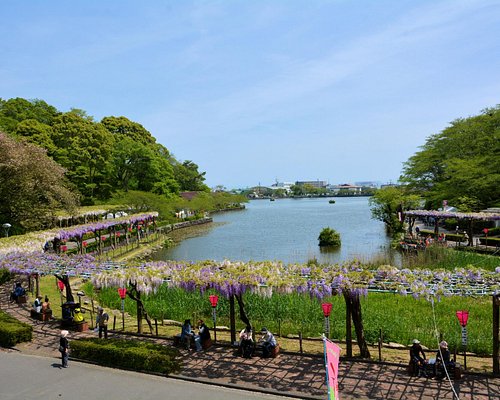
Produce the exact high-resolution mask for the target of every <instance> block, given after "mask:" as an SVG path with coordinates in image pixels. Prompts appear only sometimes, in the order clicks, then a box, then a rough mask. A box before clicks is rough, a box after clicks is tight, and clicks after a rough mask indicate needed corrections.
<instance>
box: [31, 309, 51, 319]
mask: <svg viewBox="0 0 500 400" xmlns="http://www.w3.org/2000/svg"><path fill="white" fill-rule="evenodd" d="M30 315H31V318H33V319H36V320H38V321H50V319H51V318H52V310H46V311H45V312H36V310H34V309H31V311H30Z"/></svg>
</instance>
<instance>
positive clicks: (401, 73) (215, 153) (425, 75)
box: [0, 0, 500, 188]
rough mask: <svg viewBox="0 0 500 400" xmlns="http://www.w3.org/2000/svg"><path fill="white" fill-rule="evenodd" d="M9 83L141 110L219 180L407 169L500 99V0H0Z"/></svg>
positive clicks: (55, 101)
mask: <svg viewBox="0 0 500 400" xmlns="http://www.w3.org/2000/svg"><path fill="white" fill-rule="evenodd" d="M0 13H1V14H0V15H1V16H2V24H0V35H1V37H2V40H1V41H0V55H1V56H0V97H1V98H3V99H9V98H13V97H23V98H28V99H35V98H38V99H42V100H45V101H46V102H48V103H49V104H51V105H54V106H55V107H56V108H58V109H59V110H60V111H68V110H69V109H71V108H80V109H83V110H85V111H87V113H88V114H89V115H92V116H94V118H95V119H96V120H100V119H101V118H102V117H105V116H110V115H114V116H121V115H123V116H126V117H127V118H129V119H131V120H133V121H136V122H139V123H141V124H142V125H144V127H145V128H146V129H148V130H149V131H150V132H151V133H152V134H153V135H154V136H155V137H156V138H157V140H158V142H160V143H161V144H163V145H165V146H166V147H167V148H168V149H169V150H170V151H171V152H172V153H173V154H174V155H175V156H176V157H177V158H178V159H180V160H193V161H194V162H196V163H197V164H198V165H199V166H200V169H201V170H203V171H207V174H206V178H207V184H208V185H209V186H215V185H219V184H221V185H225V186H226V187H228V188H236V187H245V186H251V185H256V184H258V183H261V184H271V183H273V182H274V181H275V180H276V179H278V180H279V181H295V180H316V179H320V180H327V181H329V182H330V183H334V184H335V183H348V182H355V181H368V180H376V181H382V182H387V181H396V180H397V179H398V177H399V175H400V173H401V170H402V165H403V162H404V161H406V160H407V159H408V158H409V157H410V156H411V155H413V154H414V153H415V152H416V151H417V150H418V147H419V146H421V145H423V144H424V143H425V140H426V138H427V137H428V136H429V135H431V134H433V133H438V132H440V131H441V130H442V129H444V128H445V127H446V126H447V125H448V124H449V123H450V122H451V121H453V120H454V119H456V118H460V117H467V116H470V115H475V114H478V113H479V112H480V111H481V110H482V109H484V108H486V107H492V106H495V105H496V104H499V103H500V100H499V99H500V39H499V38H500V23H499V21H500V0H482V1H479V0H478V1H475V0H463V1H462V0H451V1H441V0H432V1H424V0H422V1H408V0H394V1H385V0H370V1H368V0H366V1H355V0H337V1H326V0H323V1H320V0H304V1H293V0H280V1H278V0H275V1H272V0H268V1H259V0H255V1H237V0H235V1H229V0H226V1H215V0H214V1H183V0H182V1H181V0H177V1H144V2H142V1H141V2H139V1H126V0H120V1H93V0H86V1H71V2H68V1H55V0H51V1H42V0H39V1H29V0H27V1H15V0H3V1H2V2H1V3H0Z"/></svg>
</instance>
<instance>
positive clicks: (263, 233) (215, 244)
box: [153, 197, 398, 264]
mask: <svg viewBox="0 0 500 400" xmlns="http://www.w3.org/2000/svg"><path fill="white" fill-rule="evenodd" d="M328 201H329V199H328V198H305V199H277V200H276V201H269V200H251V201H250V202H249V203H247V204H246V209H245V210H241V211H230V212H224V213H218V214H214V215H213V219H214V223H213V224H208V225H204V226H203V227H202V228H199V229H196V230H195V231H194V232H195V234H194V237H189V238H187V239H185V240H182V241H181V242H180V243H179V244H178V245H177V246H175V247H172V248H169V249H162V250H161V251H159V252H157V253H156V254H155V255H154V256H153V258H154V259H155V260H167V259H168V260H186V261H199V260H218V261H222V260H224V259H228V260H232V261H251V260H253V261H264V260H280V261H283V262H284V263H287V264H288V263H305V262H307V261H308V260H311V259H314V258H316V259H317V260H318V261H320V262H324V263H340V262H343V261H347V260H351V259H354V258H355V259H359V260H361V261H366V260H369V259H371V258H373V257H376V256H378V255H383V254H387V252H389V253H390V254H392V255H393V256H394V254H393V253H392V252H390V251H389V250H388V249H389V244H390V237H389V236H387V235H386V233H385V228H384V224H383V223H382V222H380V221H377V220H373V219H372V218H371V212H370V208H369V205H368V198H367V197H338V198H335V204H330V203H329V202H328ZM325 227H330V228H333V229H335V230H336V231H337V232H339V233H340V236H341V240H342V246H341V247H340V248H339V249H338V250H335V251H324V250H322V249H320V247H319V246H318V236H319V233H320V232H321V230H322V229H323V228H325ZM393 263H394V264H398V262H397V260H396V261H394V262H393Z"/></svg>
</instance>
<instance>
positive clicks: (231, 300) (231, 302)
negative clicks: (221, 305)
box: [229, 295, 236, 346]
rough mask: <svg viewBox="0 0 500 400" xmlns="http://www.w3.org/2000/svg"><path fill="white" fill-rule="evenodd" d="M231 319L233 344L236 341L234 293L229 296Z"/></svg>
mask: <svg viewBox="0 0 500 400" xmlns="http://www.w3.org/2000/svg"><path fill="white" fill-rule="evenodd" d="M229 320H230V326H231V346H233V345H234V342H236V319H235V316H234V295H233V296H231V297H230V298H229Z"/></svg>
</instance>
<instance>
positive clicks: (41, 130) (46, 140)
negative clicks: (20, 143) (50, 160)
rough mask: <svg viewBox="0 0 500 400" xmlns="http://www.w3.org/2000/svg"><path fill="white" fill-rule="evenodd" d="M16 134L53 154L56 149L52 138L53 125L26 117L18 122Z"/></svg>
mask: <svg viewBox="0 0 500 400" xmlns="http://www.w3.org/2000/svg"><path fill="white" fill-rule="evenodd" d="M14 134H15V135H16V136H17V137H18V138H20V139H22V140H25V141H27V142H29V143H33V144H36V145H37V146H40V147H43V148H44V149H46V150H47V154H48V155H49V156H51V155H52V154H54V152H55V150H56V146H55V145H54V141H53V140H52V135H53V132H52V127H51V126H49V125H47V124H44V123H42V122H39V121H37V120H36V119H25V120H24V121H21V122H19V123H18V124H17V126H16V129H15V130H14Z"/></svg>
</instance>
